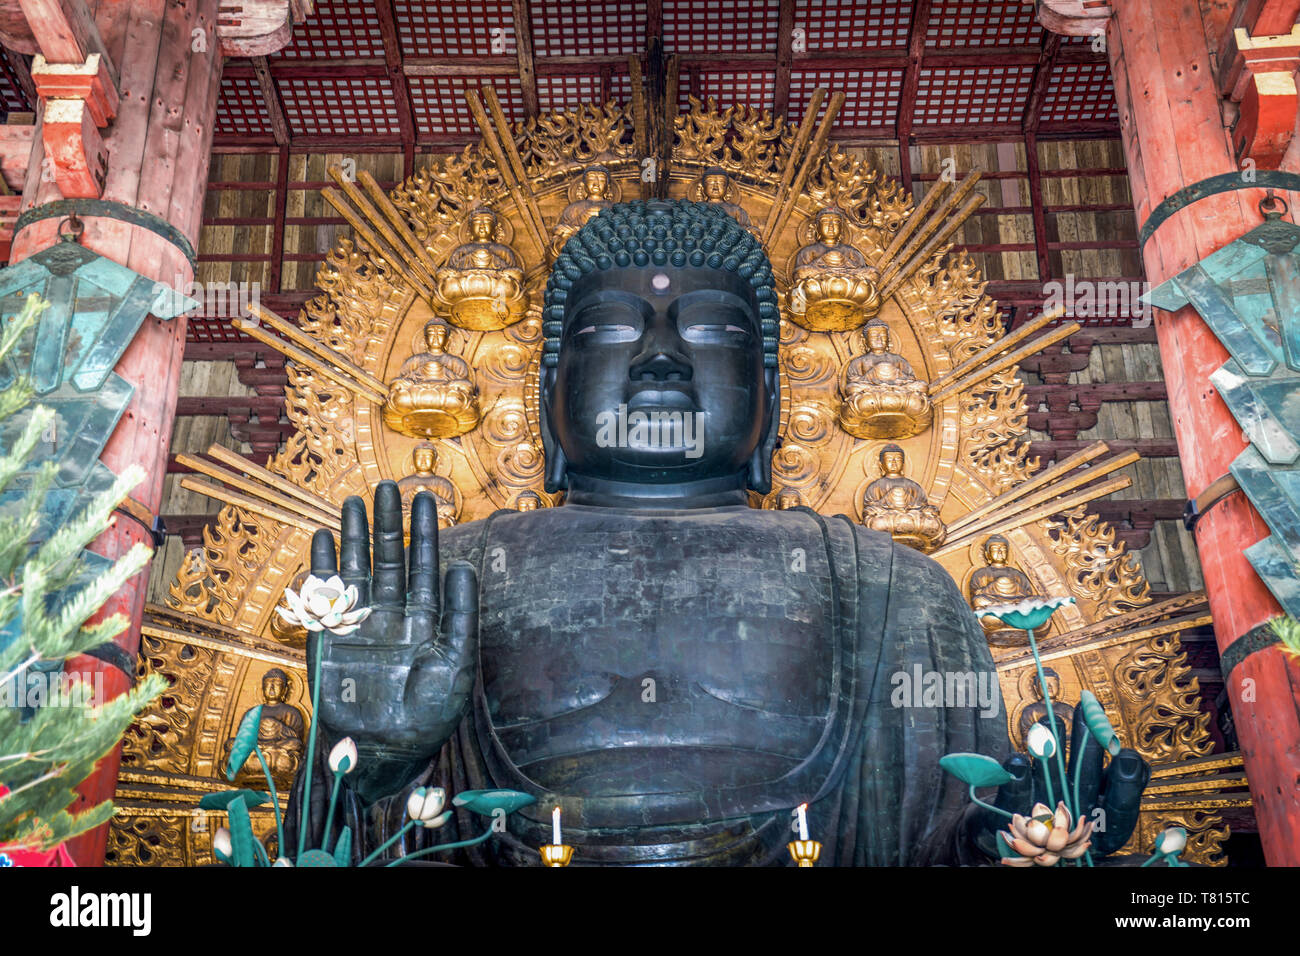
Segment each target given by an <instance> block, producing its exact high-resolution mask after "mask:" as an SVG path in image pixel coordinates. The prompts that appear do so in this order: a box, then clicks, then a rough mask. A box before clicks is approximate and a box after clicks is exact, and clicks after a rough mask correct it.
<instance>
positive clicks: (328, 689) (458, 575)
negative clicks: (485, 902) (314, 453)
mask: <svg viewBox="0 0 1300 956" xmlns="http://www.w3.org/2000/svg"><path fill="white" fill-rule="evenodd" d="M342 525H343V531H342V534H341V536H340V540H341V549H340V550H341V553H340V555H339V558H337V559H336V555H335V551H334V536H333V535H332V534H331V533H330V532H329V531H328V530H320V531H317V532H316V534H315V536H314V537H313V538H312V545H311V573H312V574H313V575H315V576H316V577H321V578H328V577H329V576H330V575H332V574H336V573H337V574H339V576H340V577H341V578H342V579H343V582H344V583H345V584H348V585H354V586H355V587H356V588H357V591H358V600H357V606H358V607H362V606H369V607H370V608H371V613H370V616H369V617H368V618H366V620H365V621H363V622H362V623H361V626H360V627H359V628H358V629H357V630H356V631H354V632H352V633H351V634H348V635H346V636H344V637H338V636H335V635H333V634H331V633H329V632H328V631H327V632H325V639H324V642H323V643H324V647H323V655H322V658H321V675H320V681H321V688H320V713H319V714H318V715H316V716H317V719H319V720H320V721H321V727H322V729H324V730H325V731H327V733H328V735H329V737H330V738H332V739H335V740H337V739H339V738H341V737H344V736H348V737H351V738H352V739H353V740H354V741H356V744H357V748H358V751H359V759H358V766H357V769H356V771H355V772H354V773H352V774H350V775H349V777H348V782H349V784H350V785H351V786H352V787H353V789H355V790H357V791H358V792H359V793H360V794H361V795H362V797H363V799H367V800H371V799H376V798H378V797H380V796H383V795H385V794H386V793H389V792H393V791H394V790H396V789H398V788H400V787H401V786H402V784H404V783H405V782H406V780H407V779H409V777H410V776H411V775H412V774H413V773H415V772H418V770H419V768H420V767H421V766H422V765H423V764H425V763H427V762H428V760H429V759H430V758H431V757H432V756H433V755H434V754H436V753H437V752H438V750H439V749H440V748H441V747H442V745H443V743H445V742H446V740H447V739H448V738H449V737H450V736H451V735H452V734H453V733H454V732H455V730H456V726H457V725H458V724H459V723H460V721H461V719H462V718H463V717H464V715H465V712H466V710H467V709H468V707H469V701H470V694H471V692H472V690H473V686H474V668H475V666H476V663H477V658H478V577H477V575H476V574H475V572H474V568H473V566H472V565H470V564H468V563H466V562H464V561H457V562H455V563H453V564H452V565H451V566H450V567H449V568H448V569H447V573H446V576H445V578H444V579H443V586H442V589H441V594H440V593H439V587H438V570H439V561H438V515H437V505H436V503H435V501H434V498H433V496H432V495H431V494H429V493H428V492H424V491H422V492H420V493H419V494H417V495H416V496H415V500H414V501H413V502H412V504H411V544H410V548H409V558H410V560H409V569H408V561H407V553H406V552H407V549H405V548H404V547H403V545H402V501H401V495H400V494H399V492H398V490H397V485H396V484H395V483H394V482H391V481H382V482H380V483H379V485H378V486H377V487H376V488H375V516H374V528H373V539H374V562H373V567H372V563H371V537H372V535H371V527H370V525H369V523H368V522H367V520H366V506H365V502H363V501H362V500H361V499H360V498H358V497H356V496H355V495H354V496H352V497H349V498H348V499H347V500H346V501H344V502H343V515H342ZM340 559H341V567H340ZM316 644H317V640H316V636H315V635H311V636H310V637H309V638H308V642H307V673H308V674H309V675H310V674H314V673H315V663H316V661H315V651H316ZM313 690H314V688H313Z"/></svg>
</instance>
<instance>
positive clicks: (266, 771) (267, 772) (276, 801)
mask: <svg viewBox="0 0 1300 956" xmlns="http://www.w3.org/2000/svg"><path fill="white" fill-rule="evenodd" d="M253 753H255V754H257V762H258V763H260V764H261V765H262V774H263V776H265V777H266V786H267V788H268V789H270V791H271V805H272V806H273V807H274V808H275V839H276V844H275V845H276V846H278V847H279V848H280V855H281V856H284V854H285V853H286V852H287V851H288V849H289V848H288V847H286V846H285V845H284V822H283V820H281V818H280V796H279V794H277V793H276V792H275V781H274V780H272V779H271V769H270V768H269V767H268V766H267V765H266V758H265V757H264V756H262V748H261V747H259V746H257V745H256V744H254V745H253Z"/></svg>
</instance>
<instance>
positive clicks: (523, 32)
mask: <svg viewBox="0 0 1300 956" xmlns="http://www.w3.org/2000/svg"><path fill="white" fill-rule="evenodd" d="M512 10H513V12H514V18H515V56H516V57H517V59H518V63H519V88H520V89H521V90H522V91H523V99H524V114H525V115H526V116H527V117H528V118H529V119H533V118H535V117H536V116H537V113H538V107H537V70H536V69H534V67H533V56H534V54H535V51H534V49H533V21H532V14H531V12H530V11H529V9H528V0H512Z"/></svg>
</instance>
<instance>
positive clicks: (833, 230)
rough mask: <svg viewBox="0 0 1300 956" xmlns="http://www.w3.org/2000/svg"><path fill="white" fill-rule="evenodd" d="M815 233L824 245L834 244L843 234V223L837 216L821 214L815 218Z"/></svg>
mask: <svg viewBox="0 0 1300 956" xmlns="http://www.w3.org/2000/svg"><path fill="white" fill-rule="evenodd" d="M817 234H818V235H819V236H820V237H821V240H822V242H824V243H826V245H828V246H833V245H836V244H837V243H838V242H839V241H840V236H842V235H843V234H844V224H843V223H842V222H840V217H839V216H822V217H821V218H820V219H818V220H817Z"/></svg>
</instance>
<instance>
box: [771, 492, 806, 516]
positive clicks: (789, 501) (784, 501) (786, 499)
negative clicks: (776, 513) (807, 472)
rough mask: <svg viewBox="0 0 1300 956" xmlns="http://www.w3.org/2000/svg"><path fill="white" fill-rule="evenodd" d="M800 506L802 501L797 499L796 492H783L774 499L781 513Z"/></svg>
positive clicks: (797, 493)
mask: <svg viewBox="0 0 1300 956" xmlns="http://www.w3.org/2000/svg"><path fill="white" fill-rule="evenodd" d="M801 504H803V499H802V498H800V497H799V492H797V491H783V492H781V493H780V494H779V495H777V497H776V506H777V507H778V508H779V509H781V510H782V511H789V510H790V509H791V508H798V507H799V506H800V505H801Z"/></svg>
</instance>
